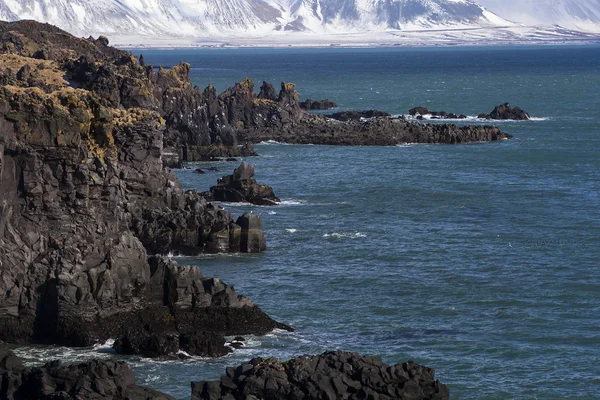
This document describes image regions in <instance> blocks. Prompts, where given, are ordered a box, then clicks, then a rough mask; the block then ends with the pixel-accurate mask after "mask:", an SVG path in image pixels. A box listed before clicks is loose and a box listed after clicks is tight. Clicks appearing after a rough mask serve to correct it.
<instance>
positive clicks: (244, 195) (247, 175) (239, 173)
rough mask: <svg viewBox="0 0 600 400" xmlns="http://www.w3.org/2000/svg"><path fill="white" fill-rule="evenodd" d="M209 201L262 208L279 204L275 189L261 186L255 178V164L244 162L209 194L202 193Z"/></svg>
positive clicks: (212, 188) (222, 179)
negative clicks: (249, 204)
mask: <svg viewBox="0 0 600 400" xmlns="http://www.w3.org/2000/svg"><path fill="white" fill-rule="evenodd" d="M202 195H203V196H204V197H205V198H206V199H207V200H216V201H228V202H233V203H242V202H245V203H252V204H257V205H262V206H274V205H277V204H278V203H279V201H280V200H279V198H278V197H277V196H275V193H274V192H273V188H272V187H270V186H268V185H259V184H258V183H256V179H255V178H254V164H248V163H246V162H242V163H241V164H240V166H239V167H237V168H236V169H235V170H234V171H233V174H232V175H225V176H223V177H222V178H220V179H219V180H218V182H217V185H216V186H213V187H211V188H210V191H209V192H205V193H202Z"/></svg>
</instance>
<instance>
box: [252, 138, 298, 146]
mask: <svg viewBox="0 0 600 400" xmlns="http://www.w3.org/2000/svg"><path fill="white" fill-rule="evenodd" d="M258 144H264V145H273V144H280V145H284V146H289V145H290V144H289V143H285V142H278V141H277V140H273V139H269V140H263V141H262V142H260V143H258Z"/></svg>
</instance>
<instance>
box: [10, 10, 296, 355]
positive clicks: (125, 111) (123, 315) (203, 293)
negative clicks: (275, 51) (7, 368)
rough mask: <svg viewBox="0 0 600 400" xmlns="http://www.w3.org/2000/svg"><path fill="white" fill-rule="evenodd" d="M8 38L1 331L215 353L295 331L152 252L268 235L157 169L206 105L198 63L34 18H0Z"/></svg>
mask: <svg viewBox="0 0 600 400" xmlns="http://www.w3.org/2000/svg"><path fill="white" fill-rule="evenodd" d="M0 37H2V42H1V43H2V44H1V45H0V81H2V82H4V84H3V86H2V87H0V339H2V340H5V341H8V342H13V343H31V342H35V343H56V344H64V345H72V346H88V345H91V344H93V343H95V342H97V341H103V340H106V339H108V338H115V339H118V340H117V341H118V343H120V344H121V345H120V346H119V348H118V349H119V350H121V351H123V352H130V353H136V352H139V353H144V354H155V355H164V354H166V353H169V352H172V351H173V350H174V349H175V348H176V347H177V346H179V347H186V346H188V348H189V349H192V348H193V349H195V350H191V351H192V352H193V353H196V354H199V355H215V354H221V353H223V352H225V351H226V349H223V340H222V337H223V335H234V334H247V333H257V334H261V333H266V332H268V331H270V330H272V329H273V328H276V327H281V328H287V327H285V326H284V325H281V324H278V323H276V322H275V321H273V320H272V319H270V318H269V317H268V316H267V315H266V314H264V313H263V312H262V311H261V310H260V309H259V308H258V307H256V306H255V305H254V304H252V302H251V301H250V300H248V299H247V298H244V297H241V296H238V295H237V294H235V292H234V291H233V289H232V288H231V287H229V286H227V285H225V284H223V283H222V282H220V281H219V280H216V279H210V278H205V277H203V276H202V275H201V274H200V272H199V270H198V269H197V268H194V267H180V266H177V265H176V264H175V263H173V262H171V261H170V260H168V259H163V258H160V257H156V256H155V255H160V254H167V253H169V252H177V253H185V254H199V253H203V252H230V251H233V252H237V251H240V250H241V251H257V249H259V250H263V249H264V247H265V246H264V245H263V246H258V247H257V246H248V243H247V242H248V240H246V241H245V242H244V237H245V236H246V237H248V236H252V237H255V236H256V235H257V234H258V232H257V230H258V229H259V228H258V227H257V226H259V225H260V224H258V223H255V224H254V225H253V226H248V224H246V222H245V220H243V219H242V220H241V221H240V222H243V223H245V224H246V226H245V228H244V227H242V226H240V225H238V224H236V223H235V222H234V219H233V216H232V215H231V214H230V213H229V212H227V211H225V210H223V209H222V208H220V207H217V206H215V205H213V204H210V203H208V202H207V201H206V200H205V199H204V198H202V197H201V196H200V195H199V194H198V193H197V192H195V191H188V192H185V191H184V190H183V189H182V187H181V183H180V182H179V181H178V180H177V178H176V177H175V175H174V174H173V173H172V172H171V171H170V170H168V169H165V168H164V167H163V161H164V160H163V157H164V156H165V153H166V151H165V148H164V146H165V144H168V143H169V142H170V141H176V140H179V139H175V138H176V137H181V136H184V135H185V133H186V132H187V133H189V129H187V128H186V127H191V126H192V125H194V124H196V122H194V121H193V119H192V120H188V119H187V116H189V114H186V112H188V111H189V112H192V110H193V112H201V111H198V110H199V109H201V108H202V107H201V105H200V103H196V102H195V100H194V99H196V100H197V99H199V97H198V98H197V97H195V96H196V92H197V91H196V89H193V88H192V87H190V85H189V79H188V80H187V81H186V79H187V78H189V77H188V74H189V66H187V65H185V64H181V65H179V66H177V67H174V68H173V69H171V70H164V69H160V70H158V71H155V70H154V69H153V68H152V67H148V66H146V67H142V66H141V65H140V64H139V62H138V60H137V59H136V58H135V57H132V56H131V54H129V53H127V52H123V51H120V50H116V49H112V48H110V47H108V46H107V45H106V40H84V39H77V38H74V37H73V36H71V35H68V34H66V33H64V32H62V31H60V30H59V29H57V28H54V27H52V26H49V25H43V24H39V23H35V22H33V21H21V22H16V23H0ZM198 93H199V92H198ZM186 110H188V111H186ZM202 112H205V111H202ZM180 115H187V116H186V119H185V121H184V120H182V119H181V117H180ZM190 121H191V122H190ZM190 124H191V125H190ZM190 129H191V128H190ZM210 132H211V133H209V131H208V130H207V131H206V135H207V136H206V137H207V139H206V140H208V137H209V136H210V134H213V135H216V136H215V137H217V138H218V137H222V136H221V135H223V137H224V136H225V135H226V133H225V132H221V133H218V132H217V133H215V132H213V131H210ZM211 140H213V139H212V137H211ZM260 233H262V232H260ZM244 235H245V236H244ZM253 235H254V236H253ZM263 242H264V237H263ZM263 244H264V243H263ZM145 336H151V337H152V338H153V339H152V340H149V341H143V340H142V339H140V338H141V337H145ZM155 342H157V343H159V344H156V343H155Z"/></svg>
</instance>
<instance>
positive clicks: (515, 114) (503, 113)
mask: <svg viewBox="0 0 600 400" xmlns="http://www.w3.org/2000/svg"><path fill="white" fill-rule="evenodd" d="M478 118H485V119H512V120H517V121H526V120H529V119H531V117H530V116H529V114H527V113H526V112H525V111H524V110H521V108H520V107H515V108H512V107H511V106H510V104H508V103H504V104H501V105H499V106H496V107H494V109H493V110H492V112H491V113H489V114H479V115H478Z"/></svg>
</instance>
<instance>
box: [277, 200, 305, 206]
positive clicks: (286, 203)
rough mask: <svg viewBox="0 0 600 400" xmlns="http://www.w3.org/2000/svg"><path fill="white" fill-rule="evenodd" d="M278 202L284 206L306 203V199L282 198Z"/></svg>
mask: <svg viewBox="0 0 600 400" xmlns="http://www.w3.org/2000/svg"><path fill="white" fill-rule="evenodd" d="M277 204H279V205H282V206H302V205H305V204H306V201H304V200H293V199H290V200H282V201H280V202H279V203H277Z"/></svg>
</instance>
